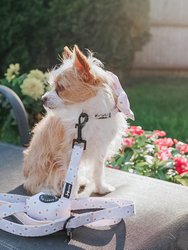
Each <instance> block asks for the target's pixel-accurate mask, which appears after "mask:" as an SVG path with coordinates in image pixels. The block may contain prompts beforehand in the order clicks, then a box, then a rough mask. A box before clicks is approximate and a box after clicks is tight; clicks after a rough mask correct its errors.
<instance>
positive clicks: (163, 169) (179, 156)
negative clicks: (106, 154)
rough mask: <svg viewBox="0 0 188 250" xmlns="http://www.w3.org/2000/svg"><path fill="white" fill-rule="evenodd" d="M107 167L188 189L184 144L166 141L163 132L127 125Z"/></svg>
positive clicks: (186, 157) (187, 163) (172, 140)
mask: <svg viewBox="0 0 188 250" xmlns="http://www.w3.org/2000/svg"><path fill="white" fill-rule="evenodd" d="M107 166H109V167H112V168H116V169H120V170H123V171H127V172H130V173H135V174H140V175H145V176H149V177H154V178H158V179H161V180H166V181H171V182H175V183H180V184H182V185H186V186H188V144H185V143H183V142H180V141H178V140H176V139H172V138H167V137H166V133H165V132H164V131H159V130H155V131H153V132H150V131H144V130H143V129H142V128H141V127H139V126H131V127H130V128H129V129H127V130H126V131H125V135H124V136H123V140H122V149H121V150H120V151H119V153H118V154H117V155H116V156H114V158H113V159H111V160H110V161H108V162H107Z"/></svg>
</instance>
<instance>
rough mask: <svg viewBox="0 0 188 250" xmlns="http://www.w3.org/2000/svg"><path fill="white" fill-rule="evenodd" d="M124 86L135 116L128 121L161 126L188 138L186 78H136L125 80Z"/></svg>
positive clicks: (173, 134) (148, 126)
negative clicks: (132, 119) (132, 120)
mask: <svg viewBox="0 0 188 250" xmlns="http://www.w3.org/2000/svg"><path fill="white" fill-rule="evenodd" d="M125 90H126V92H127V94H128V97H129V100H130V103H131V108H132V110H133V112H134V114H135V118H136V120H135V122H131V123H130V124H131V125H140V126H142V127H143V129H145V130H154V129H161V130H164V131H166V132H167V136H168V137H172V138H176V139H179V140H182V141H184V142H188V79H187V78H165V77H158V78H135V79H130V80H128V81H127V84H126V85H125Z"/></svg>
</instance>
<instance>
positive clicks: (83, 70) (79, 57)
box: [73, 45, 94, 83]
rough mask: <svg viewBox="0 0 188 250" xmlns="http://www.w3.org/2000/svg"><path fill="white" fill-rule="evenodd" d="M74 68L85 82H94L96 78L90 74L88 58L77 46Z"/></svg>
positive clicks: (75, 48)
mask: <svg viewBox="0 0 188 250" xmlns="http://www.w3.org/2000/svg"><path fill="white" fill-rule="evenodd" d="M73 53H74V67H75V69H76V70H77V71H78V73H79V74H80V76H81V77H82V78H83V80H84V81H85V82H88V83H89V82H91V81H92V82H93V79H94V76H93V75H92V74H91V72H90V65H89V62H88V59H87V57H86V56H85V55H84V54H83V53H82V52H81V51H80V49H79V48H78V46H77V45H75V46H74V50H73Z"/></svg>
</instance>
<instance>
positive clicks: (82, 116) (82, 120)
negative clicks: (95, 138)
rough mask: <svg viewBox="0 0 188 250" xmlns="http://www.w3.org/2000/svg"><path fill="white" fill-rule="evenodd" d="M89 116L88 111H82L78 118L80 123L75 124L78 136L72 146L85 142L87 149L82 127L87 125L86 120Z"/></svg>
mask: <svg viewBox="0 0 188 250" xmlns="http://www.w3.org/2000/svg"><path fill="white" fill-rule="evenodd" d="M88 120H89V117H88V115H87V114H86V113H81V114H80V116H79V118H78V123H77V124H76V125H75V128H78V137H77V139H73V143H72V147H74V145H75V144H80V143H83V144H84V150H85V149H86V143H87V142H86V140H83V139H82V129H83V127H84V126H85V124H86V122H88Z"/></svg>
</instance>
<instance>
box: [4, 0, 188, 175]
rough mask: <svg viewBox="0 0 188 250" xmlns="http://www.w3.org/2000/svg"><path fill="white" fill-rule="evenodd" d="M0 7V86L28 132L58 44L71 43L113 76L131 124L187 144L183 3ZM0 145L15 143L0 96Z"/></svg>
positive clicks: (100, 0)
mask: <svg viewBox="0 0 188 250" xmlns="http://www.w3.org/2000/svg"><path fill="white" fill-rule="evenodd" d="M0 2H1V8H0V84H2V85H5V86H8V87H10V88H11V89H13V90H14V91H15V92H16V93H17V94H18V95H19V97H20V98H21V100H22V101H23V104H24V106H25V108H26V111H27V113H28V117H29V123H30V128H32V127H33V126H34V124H35V123H36V122H38V121H39V120H40V119H41V118H42V115H43V114H44V113H45V112H44V110H43V107H42V104H41V102H40V97H41V96H42V94H43V93H44V92H45V91H46V90H47V89H48V86H47V73H46V72H48V70H50V69H51V68H53V67H54V66H55V65H58V64H60V61H58V59H57V58H58V55H61V52H62V50H63V47H64V46H66V45H67V46H69V47H73V45H74V44H77V45H79V47H80V48H81V49H82V50H83V51H85V53H87V50H86V49H87V48H88V49H90V50H91V51H93V52H95V56H96V57H97V58H99V59H100V60H101V61H102V62H103V63H104V65H105V68H106V69H108V70H111V71H113V72H114V73H116V74H117V75H118V76H119V78H120V80H121V83H122V85H123V88H124V89H125V91H126V92H127V94H128V96H129V100H130V103H131V108H132V110H133V112H134V114H135V118H136V120H135V122H131V121H130V124H131V125H133V126H136V125H137V126H141V127H142V128H143V129H144V130H146V131H153V130H164V131H165V132H166V134H167V137H170V138H173V139H176V140H177V141H182V142H184V143H188V52H187V51H188V43H187V39H188V16H187V12H186V9H187V8H188V2H187V1H186V0H158V1H156V0H142V1H140V0H116V1H114V0H95V1H92V0H31V1H24V0H17V1H14V0H8V1H7V0H0ZM0 141H2V142H7V143H13V144H19V135H18V129H17V126H16V123H15V120H14V114H13V112H12V110H11V107H10V105H9V104H8V102H7V101H6V100H5V99H4V98H3V96H0ZM139 143H140V142H139ZM142 144H143V143H142ZM171 146H172V145H171ZM187 151H188V150H187ZM178 152H179V151H178ZM176 153H177V152H176ZM187 153H188V152H183V153H182V154H187ZM128 157H129V156H128ZM183 157H184V156H183ZM123 161H125V158H124V159H123ZM114 165H115V164H114ZM129 167H130V166H129ZM186 167H187V171H188V160H187V158H186Z"/></svg>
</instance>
